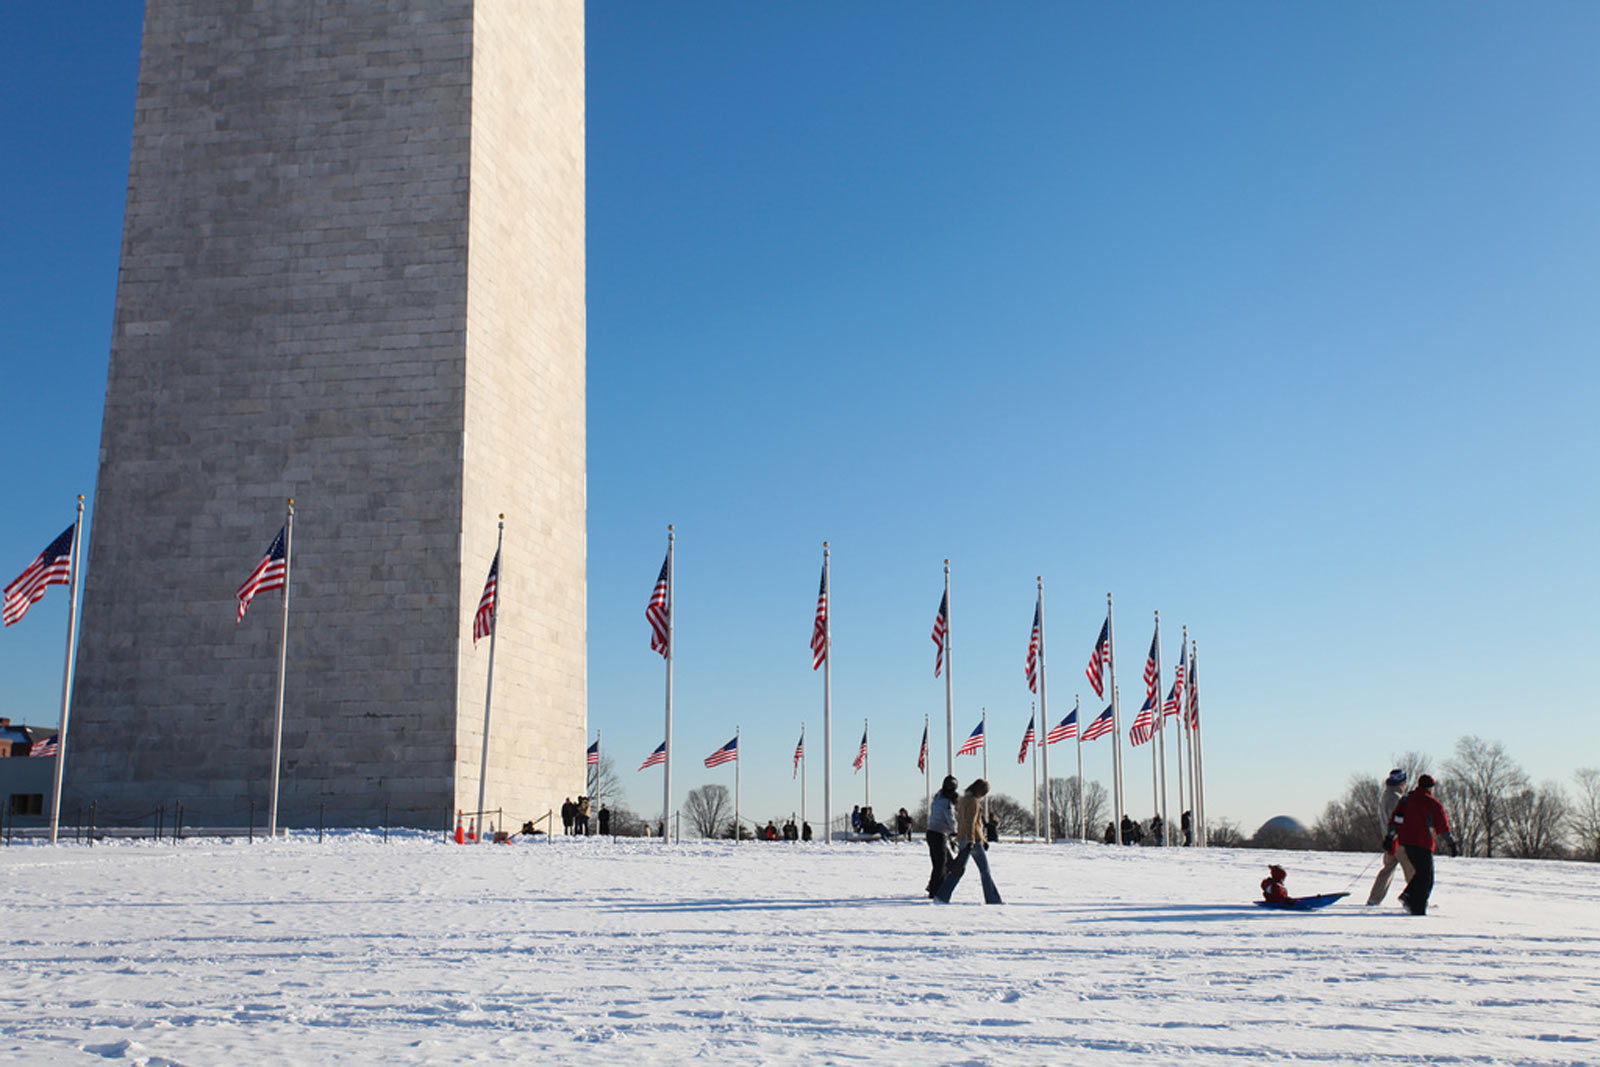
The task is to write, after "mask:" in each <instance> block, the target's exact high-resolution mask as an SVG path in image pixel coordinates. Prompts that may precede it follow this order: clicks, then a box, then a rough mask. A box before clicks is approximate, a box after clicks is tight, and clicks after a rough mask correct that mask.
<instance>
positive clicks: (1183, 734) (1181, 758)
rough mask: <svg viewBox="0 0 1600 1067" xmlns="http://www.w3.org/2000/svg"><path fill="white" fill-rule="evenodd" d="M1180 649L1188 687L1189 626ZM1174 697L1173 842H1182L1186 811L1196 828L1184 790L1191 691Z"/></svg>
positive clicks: (1164, 713)
mask: <svg viewBox="0 0 1600 1067" xmlns="http://www.w3.org/2000/svg"><path fill="white" fill-rule="evenodd" d="M1180 647H1181V648H1182V649H1183V652H1182V654H1181V655H1182V658H1180V659H1179V660H1178V666H1179V667H1182V668H1183V669H1184V676H1183V684H1184V685H1185V686H1187V685H1188V684H1189V672H1188V667H1187V664H1188V662H1189V627H1187V626H1185V627H1184V628H1183V644H1182V645H1181V646H1180ZM1174 695H1175V696H1176V697H1177V700H1178V822H1179V826H1178V835H1177V836H1176V837H1175V838H1174V839H1173V840H1175V841H1182V840H1183V826H1182V823H1183V813H1184V811H1185V810H1187V811H1188V812H1189V819H1190V822H1189V827H1190V832H1191V833H1192V832H1193V828H1194V821H1193V820H1194V807H1193V805H1190V804H1187V803H1185V801H1186V800H1187V799H1188V794H1187V793H1185V792H1184V789H1183V783H1184V776H1183V765H1184V763H1185V762H1186V761H1187V760H1188V758H1189V728H1188V725H1187V723H1185V721H1184V720H1185V719H1186V718H1187V717H1188V716H1186V715H1184V713H1183V705H1184V702H1185V701H1186V700H1187V699H1188V697H1189V691H1188V689H1183V690H1181V691H1180V692H1178V693H1176V694H1174ZM1161 718H1162V722H1163V723H1165V722H1166V712H1165V711H1163V712H1162V715H1161Z"/></svg>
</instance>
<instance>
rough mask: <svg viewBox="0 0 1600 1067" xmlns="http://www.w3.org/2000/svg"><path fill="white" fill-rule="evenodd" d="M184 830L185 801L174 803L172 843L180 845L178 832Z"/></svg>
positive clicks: (175, 801)
mask: <svg viewBox="0 0 1600 1067" xmlns="http://www.w3.org/2000/svg"><path fill="white" fill-rule="evenodd" d="M182 829H183V801H181V800H174V801H173V802H172V843H173V844H174V845H176V844H177V843H178V831H180V830H182Z"/></svg>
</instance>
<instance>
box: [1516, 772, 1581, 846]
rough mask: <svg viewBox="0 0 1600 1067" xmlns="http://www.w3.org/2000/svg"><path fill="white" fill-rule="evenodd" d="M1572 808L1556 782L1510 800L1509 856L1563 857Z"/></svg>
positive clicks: (1547, 783)
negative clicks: (1563, 845) (1564, 840)
mask: <svg viewBox="0 0 1600 1067" xmlns="http://www.w3.org/2000/svg"><path fill="white" fill-rule="evenodd" d="M1570 808H1571V805H1570V804H1569V803H1568V801H1567V795H1566V793H1564V792H1563V791H1562V789H1561V786H1560V785H1558V784H1556V783H1555V782H1545V783H1544V784H1543V785H1541V786H1540V787H1539V788H1538V789H1537V790H1533V789H1524V790H1523V791H1522V792H1520V793H1517V794H1516V795H1514V796H1512V797H1510V798H1508V801H1507V803H1506V808H1505V814H1506V819H1505V823H1506V855H1508V856H1515V857H1517V858H1518V859H1528V860H1542V859H1556V858H1558V857H1559V856H1561V854H1562V848H1561V844H1562V836H1563V834H1564V833H1565V831H1566V822H1567V813H1568V811H1569V810H1570Z"/></svg>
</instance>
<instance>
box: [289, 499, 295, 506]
mask: <svg viewBox="0 0 1600 1067" xmlns="http://www.w3.org/2000/svg"><path fill="white" fill-rule="evenodd" d="M289 506H290V507H291V508H292V507H294V497H290V498H289Z"/></svg>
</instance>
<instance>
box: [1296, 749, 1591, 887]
mask: <svg viewBox="0 0 1600 1067" xmlns="http://www.w3.org/2000/svg"><path fill="white" fill-rule="evenodd" d="M1393 765H1394V766H1396V767H1400V768H1403V769H1404V770H1405V771H1406V776H1407V780H1408V781H1409V782H1411V783H1413V784H1415V782H1416V780H1417V778H1418V776H1419V775H1421V774H1423V773H1429V774H1432V775H1433V776H1434V777H1435V778H1437V779H1438V780H1439V784H1438V786H1437V788H1436V789H1435V790H1434V795H1435V796H1437V797H1438V798H1439V801H1440V803H1442V804H1443V805H1444V807H1445V811H1446V812H1448V813H1449V815H1450V821H1451V824H1452V826H1453V827H1454V829H1455V836H1456V841H1457V842H1458V843H1459V844H1460V846H1461V852H1462V855H1466V856H1508V857H1512V858H1518V859H1576V860H1588V861H1591V862H1595V861H1600V769H1597V768H1594V767H1583V768H1580V769H1579V770H1578V771H1577V772H1576V773H1575V774H1574V775H1573V781H1572V789H1571V791H1570V792H1569V791H1568V789H1567V788H1565V787H1564V786H1563V785H1562V784H1561V783H1560V782H1555V781H1545V782H1541V783H1538V784H1537V785H1535V784H1534V783H1533V782H1532V781H1531V780H1530V779H1529V778H1528V775H1527V774H1526V772H1524V771H1523V769H1522V767H1521V766H1519V765H1518V764H1517V762H1516V760H1514V759H1512V758H1511V756H1510V755H1509V754H1508V753H1507V752H1506V750H1505V746H1503V745H1502V744H1500V743H1499V742H1498V741H1495V742H1490V741H1485V740H1484V739H1483V738H1481V737H1475V736H1468V737H1463V738H1461V739H1460V740H1459V741H1457V742H1456V746H1455V751H1454V753H1453V754H1452V755H1451V757H1450V758H1449V759H1448V760H1446V761H1445V762H1444V763H1443V764H1442V765H1441V766H1440V767H1439V769H1438V770H1437V771H1434V770H1431V769H1430V761H1429V759H1428V757H1427V756H1426V755H1424V754H1423V753H1420V752H1407V753H1404V754H1403V755H1400V756H1398V757H1396V758H1395V761H1394V764H1393ZM1382 790H1383V784H1382V777H1381V776H1368V775H1360V774H1358V775H1355V776H1353V777H1352V778H1351V779H1350V785H1349V787H1348V788H1347V789H1346V790H1345V794H1344V796H1342V797H1340V798H1339V799H1337V800H1331V801H1329V802H1328V806H1327V807H1326V808H1324V809H1323V812H1322V815H1321V817H1320V818H1318V819H1317V822H1316V824H1315V825H1314V826H1313V827H1312V829H1311V841H1310V842H1309V844H1310V845H1311V847H1314V848H1320V849H1325V850H1328V851H1334V852H1366V851H1371V850H1373V849H1375V848H1377V847H1378V845H1379V843H1380V842H1381V840H1382V837H1383V828H1382V824H1381V810H1380V807H1379V798H1380V796H1381V794H1382Z"/></svg>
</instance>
